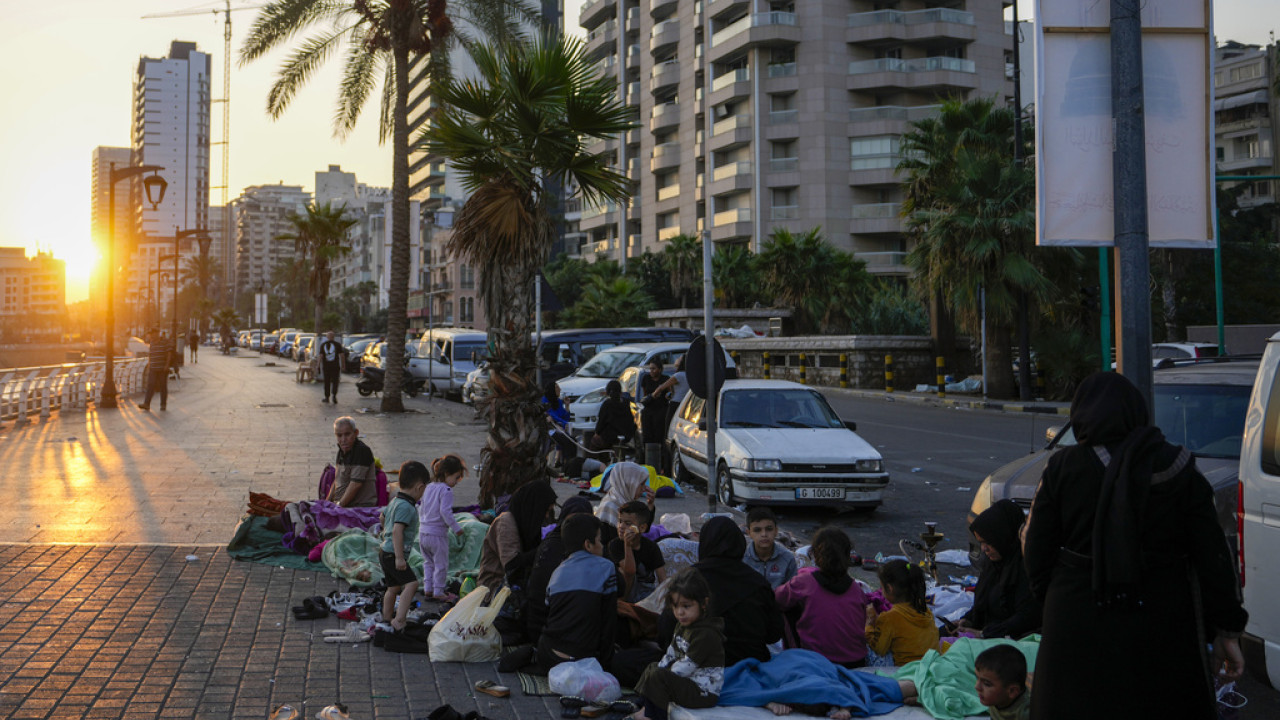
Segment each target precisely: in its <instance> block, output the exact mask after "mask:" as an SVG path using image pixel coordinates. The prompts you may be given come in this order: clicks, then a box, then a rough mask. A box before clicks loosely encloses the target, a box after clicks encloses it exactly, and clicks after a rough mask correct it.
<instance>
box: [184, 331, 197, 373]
mask: <svg viewBox="0 0 1280 720" xmlns="http://www.w3.org/2000/svg"><path fill="white" fill-rule="evenodd" d="M187 347H189V348H191V364H192V365H195V364H196V363H197V362H199V360H197V359H196V353H197V352H198V351H199V350H200V331H199V330H194V329H193V330H192V331H191V333H190V334H189V335H187Z"/></svg>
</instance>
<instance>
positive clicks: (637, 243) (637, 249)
mask: <svg viewBox="0 0 1280 720" xmlns="http://www.w3.org/2000/svg"><path fill="white" fill-rule="evenodd" d="M643 254H644V239H643V238H641V237H640V235H639V234H634V235H628V236H627V257H640V256H641V255H643Z"/></svg>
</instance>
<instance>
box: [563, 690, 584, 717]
mask: <svg viewBox="0 0 1280 720" xmlns="http://www.w3.org/2000/svg"><path fill="white" fill-rule="evenodd" d="M585 705H587V701H586V700H584V699H582V698H580V697H578V696H577V695H563V696H561V698H560V707H561V708H563V709H562V710H561V711H560V717H562V718H576V717H582V708H583V706H585Z"/></svg>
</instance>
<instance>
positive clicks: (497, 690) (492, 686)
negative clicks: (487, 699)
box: [475, 680, 511, 698]
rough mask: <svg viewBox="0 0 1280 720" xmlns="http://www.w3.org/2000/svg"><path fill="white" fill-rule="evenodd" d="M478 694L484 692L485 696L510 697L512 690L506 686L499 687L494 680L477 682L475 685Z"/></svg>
mask: <svg viewBox="0 0 1280 720" xmlns="http://www.w3.org/2000/svg"><path fill="white" fill-rule="evenodd" d="M475 689H476V692H482V693H484V694H485V695H492V696H494V697H496V698H504V697H510V695H511V688H508V687H507V686H506V685H499V684H498V683H496V682H494V681H492V680H477V681H476V684H475Z"/></svg>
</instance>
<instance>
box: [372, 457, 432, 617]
mask: <svg viewBox="0 0 1280 720" xmlns="http://www.w3.org/2000/svg"><path fill="white" fill-rule="evenodd" d="M429 477H430V475H429V474H428V473H427V466H426V465H423V464H422V463H420V462H418V461H417V460H409V461H407V462H405V463H404V464H403V465H401V466H400V492H398V493H396V496H395V497H394V498H393V499H392V500H391V502H390V503H387V506H386V507H385V508H383V509H382V537H383V541H382V554H381V557H380V559H381V561H382V573H383V582H384V583H385V584H386V586H387V591H386V593H384V594H383V596H382V619H383V622H387V621H388V618H392V613H393V612H394V615H395V617H394V618H393V619H391V620H390V623H391V629H392V630H395V631H397V632H399V631H400V630H403V629H404V626H405V625H406V624H407V623H408V621H409V620H408V618H409V605H410V604H411V603H412V602H413V595H414V593H416V592H418V576H417V575H415V574H414V572H413V570H412V569H411V568H410V567H409V550H408V543H409V541H410V540H411V539H412V538H416V537H418V508H417V507H416V506H417V503H418V501H419V500H421V499H422V494H423V493H424V492H426V489H427V479H428V478H429ZM397 595H398V596H399V602H397V598H396V596H397Z"/></svg>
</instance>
